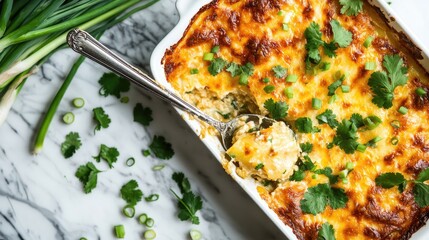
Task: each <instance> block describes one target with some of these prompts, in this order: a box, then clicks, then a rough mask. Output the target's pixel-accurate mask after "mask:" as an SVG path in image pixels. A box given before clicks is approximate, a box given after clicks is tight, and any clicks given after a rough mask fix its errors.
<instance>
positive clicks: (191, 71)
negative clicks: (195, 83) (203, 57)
mask: <svg viewBox="0 0 429 240" xmlns="http://www.w3.org/2000/svg"><path fill="white" fill-rule="evenodd" d="M199 72H200V71H198V69H196V68H192V69H191V70H190V73H191V74H198V73H199Z"/></svg>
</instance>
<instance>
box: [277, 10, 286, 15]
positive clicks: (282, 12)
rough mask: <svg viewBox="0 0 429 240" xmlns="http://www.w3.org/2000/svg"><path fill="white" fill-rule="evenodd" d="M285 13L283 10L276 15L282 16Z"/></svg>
mask: <svg viewBox="0 0 429 240" xmlns="http://www.w3.org/2000/svg"><path fill="white" fill-rule="evenodd" d="M285 13H286V12H285V11H284V10H280V11H278V12H277V15H279V16H283V15H285Z"/></svg>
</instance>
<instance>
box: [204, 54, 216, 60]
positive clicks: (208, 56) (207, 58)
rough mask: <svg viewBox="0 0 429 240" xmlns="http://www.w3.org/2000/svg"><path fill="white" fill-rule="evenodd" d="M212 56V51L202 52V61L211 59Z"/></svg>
mask: <svg viewBox="0 0 429 240" xmlns="http://www.w3.org/2000/svg"><path fill="white" fill-rule="evenodd" d="M213 58H214V54H213V53H211V52H210V53H204V55H203V60H204V61H211V60H213Z"/></svg>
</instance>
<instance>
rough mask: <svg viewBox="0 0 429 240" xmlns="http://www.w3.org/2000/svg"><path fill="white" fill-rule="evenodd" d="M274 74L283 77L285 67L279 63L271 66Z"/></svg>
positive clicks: (285, 71) (284, 75)
mask: <svg viewBox="0 0 429 240" xmlns="http://www.w3.org/2000/svg"><path fill="white" fill-rule="evenodd" d="M272 70H273V72H274V76H275V77H276V78H284V77H286V75H287V68H284V67H282V66H280V65H277V66H275V67H273V69H272Z"/></svg>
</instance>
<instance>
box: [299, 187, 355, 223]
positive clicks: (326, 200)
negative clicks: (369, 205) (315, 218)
mask: <svg viewBox="0 0 429 240" xmlns="http://www.w3.org/2000/svg"><path fill="white" fill-rule="evenodd" d="M347 201H348V197H347V195H346V193H345V191H344V190H343V189H341V188H331V187H330V186H329V184H327V183H320V184H318V185H316V186H314V187H310V188H308V189H307V192H305V193H304V198H303V199H302V200H301V202H300V204H301V210H302V211H303V212H304V213H311V214H313V215H316V214H318V213H321V212H323V211H324V210H325V208H326V207H327V206H331V207H332V208H333V209H338V208H343V207H345V206H346V204H347Z"/></svg>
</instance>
